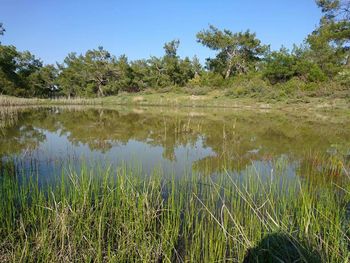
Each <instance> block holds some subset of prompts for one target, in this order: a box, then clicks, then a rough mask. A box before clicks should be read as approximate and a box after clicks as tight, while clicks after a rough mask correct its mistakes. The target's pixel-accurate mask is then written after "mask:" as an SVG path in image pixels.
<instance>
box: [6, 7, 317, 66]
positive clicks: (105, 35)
mask: <svg viewBox="0 0 350 263" xmlns="http://www.w3.org/2000/svg"><path fill="white" fill-rule="evenodd" d="M320 17H321V13H320V10H319V9H318V8H317V6H316V4H315V1H314V0H231V1H230V0H216V1H214V0H211V1H209V0H187V1H186V0H176V1H175V0H173V1H166V0H147V1H140V0H138V1H133V0H129V1H120V0H118V1H117V0H115V1H112V0H105V1H103V0H100V1H97V0H94V1H92V0H57V1H49V0H0V22H3V23H4V26H5V28H6V33H5V35H4V36H2V37H1V42H2V44H12V45H15V46H16V47H17V48H18V49H19V50H29V51H31V52H32V53H34V54H35V55H36V56H38V57H39V58H41V59H42V60H43V61H44V62H45V63H54V62H56V61H58V62H62V61H63V59H64V57H65V56H66V55H67V54H68V53H69V52H72V51H74V52H77V53H82V52H85V51H86V50H87V49H92V48H96V47H98V46H103V47H104V48H106V49H107V50H109V51H110V52H111V53H113V54H114V55H117V56H119V55H121V54H126V55H127V56H128V57H129V58H130V59H138V58H148V57H149V56H150V55H155V56H160V55H162V54H163V49H162V47H163V44H164V43H165V42H167V41H170V40H172V39H180V41H181V44H180V48H179V54H180V55H181V56H189V57H193V56H194V55H195V54H196V55H198V57H199V58H200V59H201V61H204V59H205V58H206V57H208V56H210V55H212V54H213V53H212V52H211V51H209V50H208V49H207V48H205V47H202V46H201V45H200V44H198V43H197V42H196V37H195V35H196V33H197V32H198V31H200V30H201V29H205V28H207V27H208V25H209V24H213V25H215V26H217V27H219V28H227V29H230V30H231V31H234V32H236V31H241V30H246V29H250V30H251V31H253V32H256V33H257V36H258V38H260V39H261V40H262V42H263V43H265V44H271V47H272V49H278V48H280V47H281V45H284V46H286V47H288V48H290V47H292V45H293V43H296V44H301V43H302V41H303V39H304V38H305V37H306V35H307V34H308V33H310V32H311V31H312V30H313V29H314V28H315V27H316V26H317V24H318V21H319V19H320Z"/></svg>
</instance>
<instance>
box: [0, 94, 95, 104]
mask: <svg viewBox="0 0 350 263" xmlns="http://www.w3.org/2000/svg"><path fill="white" fill-rule="evenodd" d="M99 104H102V101H101V100H100V99H96V98H95V99H86V98H71V99H67V98H55V99H39V98H17V97H12V96H5V95H0V106H31V105H33V106H34V105H99Z"/></svg>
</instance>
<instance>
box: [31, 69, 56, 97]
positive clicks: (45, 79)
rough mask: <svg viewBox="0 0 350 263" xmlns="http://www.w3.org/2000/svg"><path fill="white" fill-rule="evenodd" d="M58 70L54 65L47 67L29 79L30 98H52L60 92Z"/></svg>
mask: <svg viewBox="0 0 350 263" xmlns="http://www.w3.org/2000/svg"><path fill="white" fill-rule="evenodd" d="M57 76H58V70H57V68H56V67H55V66H54V65H46V66H43V67H41V68H39V70H37V71H35V72H34V73H32V74H31V75H30V76H29V77H28V85H29V87H30V88H29V92H30V96H32V97H45V98H48V97H51V96H54V95H55V93H56V92H58V87H57V83H56V82H57Z"/></svg>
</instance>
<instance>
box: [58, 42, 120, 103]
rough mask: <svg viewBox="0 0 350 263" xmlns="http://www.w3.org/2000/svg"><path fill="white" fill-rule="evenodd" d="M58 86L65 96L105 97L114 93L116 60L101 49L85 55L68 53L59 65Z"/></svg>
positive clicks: (116, 73)
mask: <svg viewBox="0 0 350 263" xmlns="http://www.w3.org/2000/svg"><path fill="white" fill-rule="evenodd" d="M59 69H60V74H59V80H58V83H59V86H60V88H61V89H62V92H63V93H64V94H65V95H66V96H67V97H71V96H91V95H97V96H105V95H107V93H108V94H110V93H113V92H115V86H114V84H115V82H116V81H117V79H118V76H119V71H118V68H117V64H116V58H115V57H114V56H112V55H111V54H110V53H109V52H108V51H106V50H104V49H103V48H102V47H99V48H98V49H93V50H88V51H87V52H86V53H85V55H80V56H77V55H76V54H75V53H70V54H69V55H68V56H67V57H66V58H65V60H64V63H63V64H61V65H59Z"/></svg>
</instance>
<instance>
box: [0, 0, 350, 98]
mask: <svg viewBox="0 0 350 263" xmlns="http://www.w3.org/2000/svg"><path fill="white" fill-rule="evenodd" d="M316 4H317V5H318V6H319V7H320V8H321V11H322V12H323V17H322V19H321V21H320V24H319V26H318V27H317V28H316V29H315V30H314V31H313V32H312V33H311V34H309V35H308V37H307V39H306V41H305V45H304V46H302V47H294V49H293V50H292V51H291V52H290V51H288V50H287V49H285V48H283V47H282V48H281V49H280V50H278V51H272V52H271V51H270V48H269V46H266V45H263V44H262V43H261V41H260V40H259V39H258V38H257V37H256V34H255V33H251V32H250V31H249V30H247V31H241V32H232V31H230V30H227V29H224V30H220V29H218V28H216V27H215V26H213V25H210V26H209V28H208V29H205V30H202V31H200V32H198V33H197V35H196V37H197V41H198V42H199V43H200V44H202V45H203V46H205V47H208V48H210V49H211V50H214V51H216V56H215V57H214V58H207V60H206V69H205V70H204V69H203V66H202V65H201V63H200V61H199V59H198V58H197V57H196V56H194V57H193V59H190V58H189V57H185V58H181V57H180V56H179V55H178V48H179V46H180V40H178V39H175V40H172V41H169V42H167V43H165V44H164V46H163V48H164V55H163V56H161V57H155V56H151V57H150V58H148V59H142V60H135V61H129V60H128V58H127V57H126V56H125V55H122V56H120V57H119V58H116V57H115V56H113V55H112V54H110V53H109V52H108V51H107V50H105V49H103V48H102V47H99V48H98V49H92V50H88V51H87V52H86V53H85V54H80V55H77V54H76V53H70V54H68V55H67V57H66V58H65V59H64V62H63V63H61V64H58V65H57V66H53V65H43V63H42V62H41V61H40V60H39V59H37V58H36V57H35V56H34V55H32V54H31V53H29V52H27V51H24V52H20V51H18V50H17V49H16V48H15V47H13V46H2V45H0V93H1V94H4V95H13V96H23V97H42V98H48V97H55V96H66V97H68V98H71V97H102V96H108V95H117V94H119V93H120V92H141V91H145V90H153V91H158V92H164V91H166V90H174V89H175V90H176V92H178V91H181V90H182V91H185V92H186V93H189V94H206V93H207V92H208V91H209V90H211V89H227V91H226V94H228V95H232V96H251V97H255V96H259V94H268V93H271V94H273V96H275V95H276V94H277V95H276V96H278V97H283V96H289V95H290V94H296V93H298V92H299V91H315V92H314V93H313V94H326V93H327V94H330V93H332V90H331V88H332V89H333V88H334V90H340V89H341V86H342V87H348V85H349V84H348V83H349V82H348V73H347V72H348V68H349V67H350V11H349V10H350V1H349V0H316ZM4 32H5V29H4V27H3V25H2V23H0V35H3V34H4ZM252 76H254V77H253V78H252ZM241 77H242V78H241ZM265 80H268V81H269V83H266V82H265ZM322 83H323V85H322ZM271 85H272V86H271ZM325 85H327V86H328V87H329V88H321V87H324V86H325ZM318 89H319V90H318ZM320 89H322V91H321V90H320ZM317 90H318V91H317ZM264 96H265V95H264Z"/></svg>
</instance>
